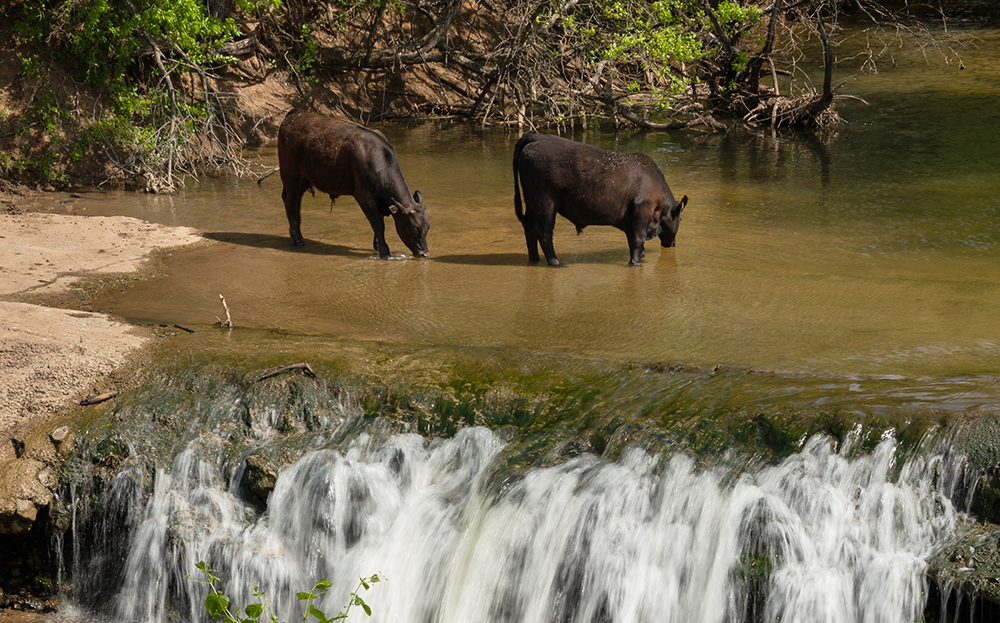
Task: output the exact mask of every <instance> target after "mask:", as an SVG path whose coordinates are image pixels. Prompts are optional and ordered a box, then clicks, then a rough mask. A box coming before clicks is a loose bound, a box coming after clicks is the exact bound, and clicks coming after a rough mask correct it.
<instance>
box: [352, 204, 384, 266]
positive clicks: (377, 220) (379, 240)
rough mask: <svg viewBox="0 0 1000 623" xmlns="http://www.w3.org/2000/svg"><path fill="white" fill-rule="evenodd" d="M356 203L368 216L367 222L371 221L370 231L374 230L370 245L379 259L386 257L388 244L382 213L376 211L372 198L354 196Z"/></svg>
mask: <svg viewBox="0 0 1000 623" xmlns="http://www.w3.org/2000/svg"><path fill="white" fill-rule="evenodd" d="M355 199H357V200H358V203H359V204H361V211H362V212H364V213H365V216H366V217H367V218H368V222H369V223H371V226H372V231H374V232H375V239H374V240H373V241H372V247H374V249H375V251H376V252H377V253H378V257H379V259H381V260H384V259H387V258H388V257H389V245H388V244H386V241H385V221H384V220H383V218H382V215H381V214H380V213H379V211H378V205H376V203H375V200H374V199H368V198H365V197H360V198H359V197H355Z"/></svg>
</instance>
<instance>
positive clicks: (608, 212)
mask: <svg viewBox="0 0 1000 623" xmlns="http://www.w3.org/2000/svg"><path fill="white" fill-rule="evenodd" d="M519 182H520V186H521V187H523V188H524V208H523V210H522V207H521V191H520V189H519V187H518V186H519ZM687 200H688V198H687V195H685V196H684V198H683V199H681V200H680V201H677V200H675V199H674V196H673V194H672V193H671V192H670V188H669V187H668V186H667V182H666V180H664V179H663V171H662V170H660V167H659V166H657V164H656V163H655V162H653V160H652V159H651V158H650V157H649V156H645V155H643V154H622V153H618V152H614V151H606V150H603V149H598V148H597V147H592V146H590V145H584V144H582V143H576V142H574V141H570V140H567V139H564V138H561V137H558V136H552V135H548V134H538V133H535V132H529V133H527V134H525V135H524V136H522V137H521V138H520V139H519V140H518V141H517V144H516V145H515V146H514V213H515V214H516V215H517V219H518V220H519V221H520V222H521V225H523V226H524V238H525V240H526V242H527V243H528V259H529V260H530V261H532V262H537V261H538V244H539V243H541V246H542V251H543V252H544V253H545V259H546V261H547V262H548V263H549V265H550V266H558V265H559V258H557V257H556V252H555V249H554V248H553V246H552V230H553V228H554V227H555V221H556V214H557V213H558V214H562V215H563V216H564V217H566V218H567V219H569V220H570V222H572V223H573V224H574V225H576V233H577V234H579V233H581V232H582V231H583V229H584V228H585V227H587V226H589V225H611V226H613V227H617V228H618V229H620V230H622V231H624V232H625V235H626V237H627V238H628V247H629V251H630V254H631V259H630V261H629V264H631V265H632V266H638V265H639V261H640V260H641V259H642V257H643V256H644V255H645V253H646V251H645V242H646V241H647V240H651V239H652V238H653V237H655V236H659V237H660V244H661V245H662V246H664V247H672V246H674V244H675V240H676V237H677V228H678V227H679V225H680V220H681V210H683V209H684V206H686V205H687Z"/></svg>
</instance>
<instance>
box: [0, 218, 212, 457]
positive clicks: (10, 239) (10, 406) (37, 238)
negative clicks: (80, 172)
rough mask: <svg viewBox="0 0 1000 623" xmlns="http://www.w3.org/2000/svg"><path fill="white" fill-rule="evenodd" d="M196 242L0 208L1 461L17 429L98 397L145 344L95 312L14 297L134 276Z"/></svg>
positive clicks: (138, 226)
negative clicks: (159, 252)
mask: <svg viewBox="0 0 1000 623" xmlns="http://www.w3.org/2000/svg"><path fill="white" fill-rule="evenodd" d="M201 240H202V238H201V236H200V234H199V233H198V232H197V231H196V230H194V229H191V228H187V227H182V228H175V227H166V226H162V225H156V224H151V223H147V222H144V221H141V220H138V219H135V218H129V217H85V216H66V215H59V214H43V213H34V212H25V211H23V210H20V209H18V208H17V207H16V206H15V205H12V204H10V203H7V204H6V205H0V441H2V443H0V462H3V461H6V460H10V459H12V458H14V453H15V445H16V444H15V443H13V442H12V439H14V438H16V437H17V436H18V431H20V430H22V429H24V428H27V427H30V426H31V425H32V422H36V421H38V420H40V419H43V418H45V417H46V416H50V415H52V414H54V413H56V412H57V411H58V410H60V409H61V408H64V407H65V406H66V405H67V404H69V403H70V402H71V401H79V400H80V395H81V393H99V391H100V389H101V388H100V380H101V379H102V378H103V377H104V376H106V375H107V374H108V373H109V372H111V371H112V370H114V369H115V368H116V367H118V366H120V365H121V364H122V363H123V362H124V361H125V359H126V358H127V357H128V355H129V354H130V353H132V352H133V351H134V350H135V349H137V348H139V347H141V346H142V345H143V344H145V343H146V342H147V341H148V340H149V339H151V337H150V335H149V332H148V331H144V330H141V329H137V328H135V327H132V326H130V325H126V324H123V323H121V322H117V321H115V320H114V319H111V318H108V317H106V316H104V315H102V314H96V313H91V312H85V311H76V310H64V309H54V308H50V307H42V306H39V305H30V304H26V303H23V302H20V301H21V300H23V299H25V298H28V297H31V298H35V297H37V296H39V295H43V296H58V295H59V294H61V293H65V292H66V290H67V289H68V288H69V287H70V286H71V285H72V284H74V283H75V282H77V281H78V280H81V279H87V278H93V277H97V276H101V275H108V274H118V273H130V272H133V271H136V270H137V269H138V268H139V267H140V266H141V264H142V262H143V260H144V259H145V258H147V257H148V256H149V254H150V253H151V252H152V251H153V250H155V249H158V248H165V247H175V246H179V245H188V244H194V243H197V242H199V241H201Z"/></svg>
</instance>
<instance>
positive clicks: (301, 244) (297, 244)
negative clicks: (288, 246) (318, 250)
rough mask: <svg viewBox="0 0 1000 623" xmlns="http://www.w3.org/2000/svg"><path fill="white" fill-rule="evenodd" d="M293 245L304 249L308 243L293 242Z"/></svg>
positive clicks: (302, 241)
mask: <svg viewBox="0 0 1000 623" xmlns="http://www.w3.org/2000/svg"><path fill="white" fill-rule="evenodd" d="M292 244H294V245H295V246H297V247H304V246H306V241H305V240H293V241H292Z"/></svg>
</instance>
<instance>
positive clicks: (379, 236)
mask: <svg viewBox="0 0 1000 623" xmlns="http://www.w3.org/2000/svg"><path fill="white" fill-rule="evenodd" d="M278 166H279V167H280V169H281V183H282V185H283V186H284V188H283V190H282V191H281V199H282V200H283V201H284V202H285V214H286V215H287V216H288V233H289V234H290V235H291V237H292V242H294V243H295V244H296V245H297V246H302V245H304V244H305V240H304V239H303V238H302V232H301V230H300V229H299V226H300V224H301V222H302V220H301V219H302V216H301V214H302V195H303V194H305V192H306V191H307V190H310V189H311V188H315V189H316V190H318V191H320V192H324V193H327V194H329V195H330V198H331V199H336V198H337V197H340V196H342V195H352V196H353V197H354V198H355V199H356V200H357V202H358V204H359V205H360V206H361V210H362V211H363V212H364V213H365V216H366V217H368V222H369V223H371V226H372V229H373V230H374V231H375V241H374V245H373V246H374V247H375V250H376V251H378V255H379V257H380V258H382V259H385V258H387V257H389V245H388V244H386V241H385V222H384V221H383V218H384V217H386V216H389V215H392V218H393V220H394V221H395V222H396V233H398V234H399V237H400V238H401V239H402V240H403V243H404V244H406V246H407V247H409V249H410V251H412V252H413V255H414V256H416V257H427V230H428V228H429V227H430V221H429V220H428V218H427V208H425V207H424V205H423V197H422V196H421V194H420V191H419V190H418V191H417V192H415V193H413V197H412V198H411V197H410V187H409V185H407V183H406V178H405V177H403V171H402V169H400V168H399V160H398V159H397V158H396V150H394V149H393V148H392V145H390V144H389V141H387V140H386V139H385V136H383V135H382V133H381V132H377V131H374V130H369V129H368V128H364V127H362V126H360V125H357V124H354V123H350V122H348V121H341V120H340V119H333V118H331V117H325V116H323V115H317V114H315V113H309V112H303V111H300V110H292V111H291V112H289V113H288V115H286V116H285V120H284V121H282V122H281V127H280V128H279V129H278Z"/></svg>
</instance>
